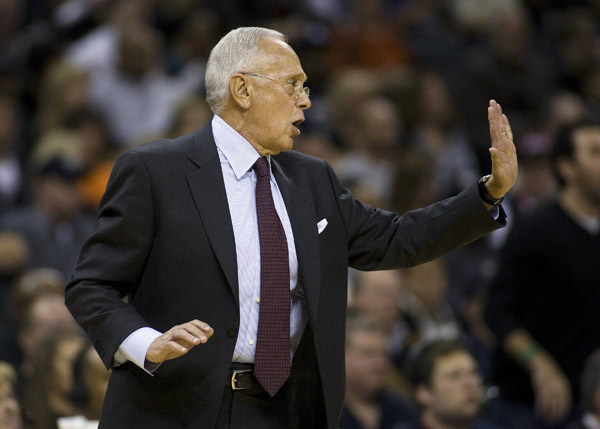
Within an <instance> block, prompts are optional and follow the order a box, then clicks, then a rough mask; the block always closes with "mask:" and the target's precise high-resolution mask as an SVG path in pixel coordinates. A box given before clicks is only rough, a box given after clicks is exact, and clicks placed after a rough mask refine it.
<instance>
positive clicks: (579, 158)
mask: <svg viewBox="0 0 600 429" xmlns="http://www.w3.org/2000/svg"><path fill="white" fill-rule="evenodd" d="M573 144H574V147H573V149H574V150H573V160H572V161H567V163H568V164H570V167H567V170H568V171H567V174H568V176H569V178H568V179H567V180H566V182H567V183H571V184H572V186H574V187H576V188H577V189H578V190H579V192H580V193H581V195H582V196H583V197H584V198H585V199H586V200H587V201H589V202H590V203H592V204H594V205H595V206H596V207H600V128H599V127H586V128H581V129H578V130H576V131H575V133H574V134H573Z"/></svg>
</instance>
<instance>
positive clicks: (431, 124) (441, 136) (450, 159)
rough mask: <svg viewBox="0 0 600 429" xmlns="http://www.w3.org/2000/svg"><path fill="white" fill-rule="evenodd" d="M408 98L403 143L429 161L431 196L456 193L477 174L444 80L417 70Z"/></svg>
mask: <svg viewBox="0 0 600 429" xmlns="http://www.w3.org/2000/svg"><path fill="white" fill-rule="evenodd" d="M410 98H411V100H410V106H411V109H410V110H409V111H408V112H407V114H408V116H409V128H410V132H409V134H408V136H407V144H408V145H410V146H412V147H414V148H415V149H416V150H418V151H421V152H423V153H424V154H425V155H426V156H428V157H429V158H430V160H431V162H432V163H433V172H434V173H435V176H434V179H435V191H436V197H435V200H438V199H440V198H447V197H450V196H452V195H456V194H457V193H458V192H460V190H461V189H463V188H464V187H465V186H466V184H467V183H472V182H473V181H475V180H477V178H478V177H479V176H480V175H479V165H478V162H477V158H476V156H475V153H474V152H473V149H472V148H471V145H470V142H469V140H468V138H467V133H466V131H465V130H464V129H462V128H461V126H460V125H459V122H458V118H457V115H458V111H457V107H456V106H455V104H454V101H453V99H452V95H451V94H450V91H449V89H448V87H447V85H446V82H445V81H444V80H443V79H442V78H441V76H440V75H438V74H437V73H435V72H431V71H425V72H422V73H419V74H418V77H417V79H416V82H415V83H414V88H413V90H412V96H411V97H410Z"/></svg>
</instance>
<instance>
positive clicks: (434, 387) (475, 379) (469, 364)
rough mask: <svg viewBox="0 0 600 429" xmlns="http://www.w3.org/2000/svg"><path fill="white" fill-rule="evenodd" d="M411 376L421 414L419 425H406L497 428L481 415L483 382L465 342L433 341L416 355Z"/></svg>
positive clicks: (427, 428)
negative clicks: (481, 417)
mask: <svg viewBox="0 0 600 429" xmlns="http://www.w3.org/2000/svg"><path fill="white" fill-rule="evenodd" d="M411 378H412V380H413V387H414V396H415V399H416V401H417V403H418V404H419V405H420V406H421V417H420V423H419V424H414V425H408V426H405V427H403V428H405V429H493V428H497V426H495V425H493V424H491V423H489V422H487V421H485V420H483V419H480V418H479V414H480V412H481V410H482V404H483V394H484V391H483V381H482V379H481V375H480V373H479V368H478V365H477V360H476V359H475V356H474V355H473V353H472V352H471V351H470V350H469V349H468V348H467V347H465V346H464V345H462V344H460V343H458V342H454V341H446V340H438V341H435V342H433V343H430V344H429V345H428V346H426V347H425V348H424V349H423V350H422V351H421V352H420V353H419V354H418V355H417V356H416V357H415V359H414V363H413V366H412V371H411ZM522 429H524V428H522Z"/></svg>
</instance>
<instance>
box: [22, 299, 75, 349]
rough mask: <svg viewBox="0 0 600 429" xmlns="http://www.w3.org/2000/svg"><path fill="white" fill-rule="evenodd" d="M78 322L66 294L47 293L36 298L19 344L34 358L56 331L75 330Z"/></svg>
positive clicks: (29, 311)
mask: <svg viewBox="0 0 600 429" xmlns="http://www.w3.org/2000/svg"><path fill="white" fill-rule="evenodd" d="M76 329H77V324H76V323H75V320H74V319H73V316H71V313H69V310H67V307H66V306H65V302H64V296H63V295H62V294H58V293H52V294H45V295H42V296H40V297H38V298H36V299H35V301H34V302H33V303H32V304H31V307H30V309H29V310H28V315H27V323H26V325H25V326H24V327H23V329H22V331H21V332H20V333H19V344H20V345H21V348H22V349H23V353H24V354H25V356H26V358H28V359H33V357H34V355H35V353H36V350H37V349H38V347H39V345H40V344H41V343H43V342H44V340H45V338H47V337H48V336H49V335H51V334H53V333H56V332H73V331H75V330H76Z"/></svg>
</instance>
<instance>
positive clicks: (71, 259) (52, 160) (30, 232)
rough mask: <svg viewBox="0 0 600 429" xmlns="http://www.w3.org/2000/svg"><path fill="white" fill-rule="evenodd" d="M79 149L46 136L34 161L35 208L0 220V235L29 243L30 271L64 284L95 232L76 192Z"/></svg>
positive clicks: (71, 140) (62, 137)
mask: <svg viewBox="0 0 600 429" xmlns="http://www.w3.org/2000/svg"><path fill="white" fill-rule="evenodd" d="M79 143H80V140H79V137H78V136H73V135H70V134H65V133H59V134H53V135H52V136H49V137H48V139H47V140H45V141H44V142H43V143H42V144H41V145H40V147H39V149H38V150H36V152H35V153H34V155H33V162H34V164H33V165H32V170H33V182H32V192H33V202H32V203H31V204H30V205H28V206H26V207H24V208H20V209H14V210H11V211H9V212H7V213H5V214H4V215H3V216H1V217H0V230H11V231H13V232H16V233H19V234H20V235H21V236H22V237H23V238H24V239H25V241H26V242H27V245H28V247H29V259H28V264H27V266H28V267H29V268H35V267H52V268H56V269H57V270H59V271H60V272H61V273H62V274H63V276H64V277H65V278H68V277H69V276H70V275H71V272H72V270H73V269H74V267H75V263H76V261H77V256H78V254H79V251H80V249H81V246H82V244H83V242H84V240H85V239H86V238H87V237H88V236H89V234H90V233H91V231H92V230H93V226H94V219H93V217H92V216H90V215H87V214H85V213H84V212H83V202H82V199H81V197H80V196H79V194H78V191H77V180H78V178H79V177H80V176H81V173H82V170H81V164H79V158H78V156H79V152H78V150H79V149H78V147H77V146H78V145H79Z"/></svg>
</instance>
